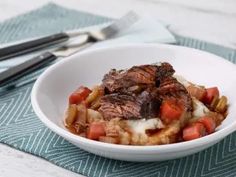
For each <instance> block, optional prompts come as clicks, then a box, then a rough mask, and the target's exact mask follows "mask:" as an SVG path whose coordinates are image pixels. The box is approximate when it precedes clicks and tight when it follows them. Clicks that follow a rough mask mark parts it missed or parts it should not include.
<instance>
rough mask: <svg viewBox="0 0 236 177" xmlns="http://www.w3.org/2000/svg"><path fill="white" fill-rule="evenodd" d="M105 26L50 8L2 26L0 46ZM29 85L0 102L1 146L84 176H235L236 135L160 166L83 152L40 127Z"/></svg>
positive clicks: (233, 55) (234, 56) (235, 57)
mask: <svg viewBox="0 0 236 177" xmlns="http://www.w3.org/2000/svg"><path fill="white" fill-rule="evenodd" d="M108 20H109V19H108V18H105V17H101V16H95V15H91V14H88V13H84V12H78V11H74V10H70V9H66V8H62V7H60V6H57V5H55V4H49V5H46V6H44V7H42V8H40V9H38V10H35V11H33V12H30V13H28V14H25V15H22V16H18V17H16V18H13V19H10V20H8V21H5V22H4V23H2V24H0V43H6V42H10V41H15V40H19V39H24V38H28V37H34V36H38V35H44V34H50V33H55V32H59V31H62V30H66V29H75V28H81V27H85V26H89V25H95V24H98V23H103V22H106V21H108ZM176 39H177V41H178V45H184V46H189V47H193V48H198V49H201V50H206V51H209V52H212V53H215V54H217V55H220V56H223V57H224V58H226V59H228V60H230V61H232V62H234V63H235V62H236V51H235V50H232V49H229V48H225V47H221V46H217V45H214V44H209V43H205V42H202V41H198V40H195V39H189V38H185V37H182V36H178V35H176ZM32 85H33V83H30V84H26V85H25V86H22V87H19V88H16V89H13V90H12V91H10V92H8V93H7V94H4V95H1V96H0V142H2V143H5V144H8V145H9V146H11V147H14V148H16V149H19V150H22V151H25V152H28V153H31V154H34V155H36V156H39V157H42V158H44V159H46V160H48V161H50V162H52V163H54V164H56V165H58V166H61V167H63V168H66V169H68V170H71V171H74V172H76V173H80V174H83V175H86V176H94V177H99V176H109V177H117V176H129V177H131V176H132V177H136V176H140V177H141V176H147V177H151V176H153V177H157V176H160V177H162V176H163V177H164V176H165V177H170V176H173V177H174V176H180V177H187V176H188V177H212V176H219V177H222V176H224V177H226V176H236V133H233V134H231V135H229V136H227V137H226V138H225V139H224V140H222V141H221V142H220V143H218V144H216V145H215V146H213V147H211V148H208V149H207V150H205V151H202V152H200V153H197V154H194V155H191V156H187V157H184V158H181V159H176V160H169V161H164V162H153V163H133V162H123V161H116V160H111V159H106V158H102V157H99V156H96V155H93V154H90V153H88V152H85V151H83V150H81V149H79V148H77V147H75V146H74V145H72V144H70V143H69V142H68V141H66V140H65V139H63V138H62V137H60V136H58V135H57V134H55V133H53V132H52V131H50V130H49V129H48V128H46V127H45V126H44V125H43V124H42V123H41V122H40V121H39V119H38V118H37V117H36V115H35V114H34V112H33V109H32V106H31V103H30V92H31V89H32Z"/></svg>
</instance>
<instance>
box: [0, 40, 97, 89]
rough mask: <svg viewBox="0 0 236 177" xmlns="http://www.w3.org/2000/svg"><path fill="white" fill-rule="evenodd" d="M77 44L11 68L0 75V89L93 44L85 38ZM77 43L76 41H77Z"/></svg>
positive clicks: (63, 47)
mask: <svg viewBox="0 0 236 177" xmlns="http://www.w3.org/2000/svg"><path fill="white" fill-rule="evenodd" d="M81 40H82V41H80V42H79V43H77V44H73V43H72V44H68V45H65V46H62V47H60V48H58V49H54V50H52V51H50V52H44V53H42V54H40V55H38V56H36V57H33V58H31V59H29V60H27V61H25V62H23V63H21V64H19V65H16V66H14V67H11V68H9V69H7V70H5V71H3V72H1V73H0V87H1V88H2V87H6V86H7V87H10V86H13V85H14V84H15V83H14V81H16V80H17V79H19V78H21V77H22V76H24V75H26V74H29V73H31V72H32V71H35V70H37V69H39V68H42V67H44V66H46V64H48V63H50V62H52V61H54V60H56V59H60V58H64V57H68V56H70V55H73V54H74V53H77V52H79V51H80V50H82V49H85V48H87V47H89V46H90V45H92V44H93V42H89V43H88V42H87V36H86V37H85V38H81ZM77 42H78V41H77Z"/></svg>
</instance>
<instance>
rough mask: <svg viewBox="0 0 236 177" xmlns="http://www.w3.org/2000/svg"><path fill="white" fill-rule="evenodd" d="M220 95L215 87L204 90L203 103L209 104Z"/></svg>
mask: <svg viewBox="0 0 236 177" xmlns="http://www.w3.org/2000/svg"><path fill="white" fill-rule="evenodd" d="M219 95H220V93H219V90H218V88H217V87H211V88H207V89H206V95H205V96H204V98H203V100H202V101H203V103H205V104H211V102H212V100H213V99H214V97H219Z"/></svg>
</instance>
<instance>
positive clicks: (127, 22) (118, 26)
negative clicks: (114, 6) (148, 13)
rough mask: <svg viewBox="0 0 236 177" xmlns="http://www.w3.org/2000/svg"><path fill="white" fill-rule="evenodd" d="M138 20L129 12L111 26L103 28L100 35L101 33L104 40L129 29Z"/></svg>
mask: <svg viewBox="0 0 236 177" xmlns="http://www.w3.org/2000/svg"><path fill="white" fill-rule="evenodd" d="M138 19H139V16H138V15H137V14H136V13H135V12H133V11H130V12H128V13H127V14H125V15H124V16H123V17H121V18H120V19H118V20H116V21H114V23H112V24H111V25H109V26H107V27H105V28H103V29H102V30H101V33H103V35H104V37H105V38H109V37H111V36H113V35H115V34H116V33H118V32H119V31H121V30H124V29H126V28H128V27H130V26H131V25H133V24H134V23H135V22H137V21H138Z"/></svg>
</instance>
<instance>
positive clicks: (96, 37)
mask: <svg viewBox="0 0 236 177" xmlns="http://www.w3.org/2000/svg"><path fill="white" fill-rule="evenodd" d="M137 20H138V15H137V14H136V13H135V12H133V11H130V12H128V13H127V14H126V15H124V16H123V17H121V18H120V19H118V20H116V21H115V22H114V23H112V24H111V25H109V26H107V27H105V28H102V29H98V30H94V31H89V32H81V31H68V32H62V33H57V34H53V35H49V36H46V37H42V38H38V39H34V40H30V41H26V42H23V43H19V44H15V45H11V46H8V47H4V48H0V61H1V60H6V59H9V58H11V57H16V56H19V55H23V54H26V53H30V52H33V51H36V50H39V49H43V48H46V47H49V46H52V45H55V44H60V43H63V42H66V41H68V40H69V39H70V38H74V37H77V36H79V35H88V39H87V41H86V42H96V41H102V40H105V39H108V38H110V37H112V36H114V35H115V34H116V33H117V32H119V31H120V30H123V29H125V28H127V27H129V26H131V25H132V24H133V23H135V22H136V21H137Z"/></svg>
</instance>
